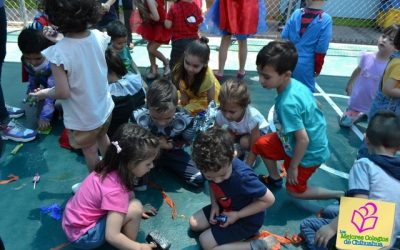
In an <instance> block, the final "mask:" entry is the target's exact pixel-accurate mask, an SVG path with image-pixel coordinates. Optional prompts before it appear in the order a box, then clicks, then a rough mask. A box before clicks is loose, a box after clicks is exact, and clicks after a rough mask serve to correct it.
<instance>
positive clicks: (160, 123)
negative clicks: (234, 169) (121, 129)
mask: <svg viewBox="0 0 400 250" xmlns="http://www.w3.org/2000/svg"><path fill="white" fill-rule="evenodd" d="M146 100H147V108H142V109H139V110H135V111H134V112H133V117H132V121H133V122H135V123H137V124H138V125H139V126H141V127H143V128H146V129H148V130H150V131H151V132H152V133H153V134H154V135H156V136H157V137H158V138H159V140H160V147H161V154H160V156H159V158H158V159H157V161H156V162H155V164H156V166H162V167H166V168H168V169H169V170H171V171H172V172H174V173H175V174H176V175H178V176H179V177H180V178H182V179H183V180H184V181H185V182H186V183H188V184H189V185H191V186H193V187H200V186H202V185H203V183H204V178H203V176H202V175H201V173H200V171H199V170H198V169H197V167H196V166H195V164H194V162H193V161H192V158H191V157H190V155H189V154H188V153H187V152H186V151H185V150H184V147H185V146H186V145H189V144H190V143H191V142H192V141H193V136H194V131H193V118H192V117H191V116H190V115H189V114H188V113H187V112H185V111H181V110H179V109H177V106H178V92H177V89H176V87H175V86H174V85H173V84H172V82H171V81H169V80H166V79H160V80H156V81H154V82H153V83H152V84H151V85H150V87H149V89H148V91H147V97H146Z"/></svg>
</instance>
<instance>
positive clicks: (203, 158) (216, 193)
mask: <svg viewBox="0 0 400 250" xmlns="http://www.w3.org/2000/svg"><path fill="white" fill-rule="evenodd" d="M192 155H193V160H194V161H195V163H196V165H197V166H198V168H199V169H200V170H201V172H202V173H203V175H204V177H205V178H206V179H207V180H209V182H210V199H211V204H210V205H208V206H206V207H204V208H202V209H200V210H199V211H197V212H196V213H195V214H193V215H192V216H191V217H190V219H189V223H190V229H191V230H193V231H196V232H201V234H200V238H199V241H200V245H201V247H202V248H203V249H217V248H219V247H221V248H223V249H243V250H245V249H249V250H250V249H269V248H266V246H265V245H266V242H264V241H263V240H255V241H243V240H247V239H249V238H250V237H251V236H254V235H255V234H257V233H258V230H259V229H260V228H261V226H262V225H263V223H264V217H265V209H266V208H268V207H270V206H271V205H272V204H273V203H274V202H275V197H274V195H273V194H272V192H271V191H269V190H268V189H267V188H266V187H265V186H264V185H263V184H262V183H261V182H260V181H259V180H258V178H257V175H256V174H255V173H254V171H253V170H252V169H251V168H249V167H248V166H247V165H246V164H244V162H242V161H240V160H239V159H237V158H234V156H233V155H234V149H233V138H232V136H231V135H230V134H229V132H228V131H226V130H224V129H221V128H216V127H214V128H212V129H211V130H208V131H206V132H200V133H199V134H198V135H197V136H196V139H195V141H194V143H193V153H192ZM217 216H226V217H225V220H224V221H220V222H218V221H217V219H216V217H217ZM260 243H265V245H263V247H262V248H260V247H259V245H258V244H260ZM255 245H257V248H256V247H255Z"/></svg>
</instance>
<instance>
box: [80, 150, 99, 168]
mask: <svg viewBox="0 0 400 250" xmlns="http://www.w3.org/2000/svg"><path fill="white" fill-rule="evenodd" d="M97 150H98V147H97V144H93V145H92V146H89V147H87V148H82V152H83V155H84V156H85V160H86V165H87V166H88V169H89V172H92V171H93V170H94V167H95V166H96V164H97V162H99V160H100V159H99V155H98V153H97Z"/></svg>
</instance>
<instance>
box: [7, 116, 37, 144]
mask: <svg viewBox="0 0 400 250" xmlns="http://www.w3.org/2000/svg"><path fill="white" fill-rule="evenodd" d="M36 134H37V132H36V131H34V130H32V129H29V128H24V127H22V126H21V125H19V124H18V123H16V122H15V121H14V120H11V121H10V122H9V123H8V124H7V125H6V126H5V127H4V128H3V129H2V135H1V137H2V139H3V140H12V141H16V142H28V141H32V140H34V139H35V138H36Z"/></svg>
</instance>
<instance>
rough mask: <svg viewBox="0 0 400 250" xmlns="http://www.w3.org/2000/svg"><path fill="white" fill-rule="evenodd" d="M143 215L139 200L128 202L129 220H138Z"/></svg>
mask: <svg viewBox="0 0 400 250" xmlns="http://www.w3.org/2000/svg"><path fill="white" fill-rule="evenodd" d="M142 213H143V205H142V203H141V202H140V201H139V200H136V199H134V200H132V201H130V202H129V207H128V214H127V217H128V218H129V219H140V218H141V217H142Z"/></svg>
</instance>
